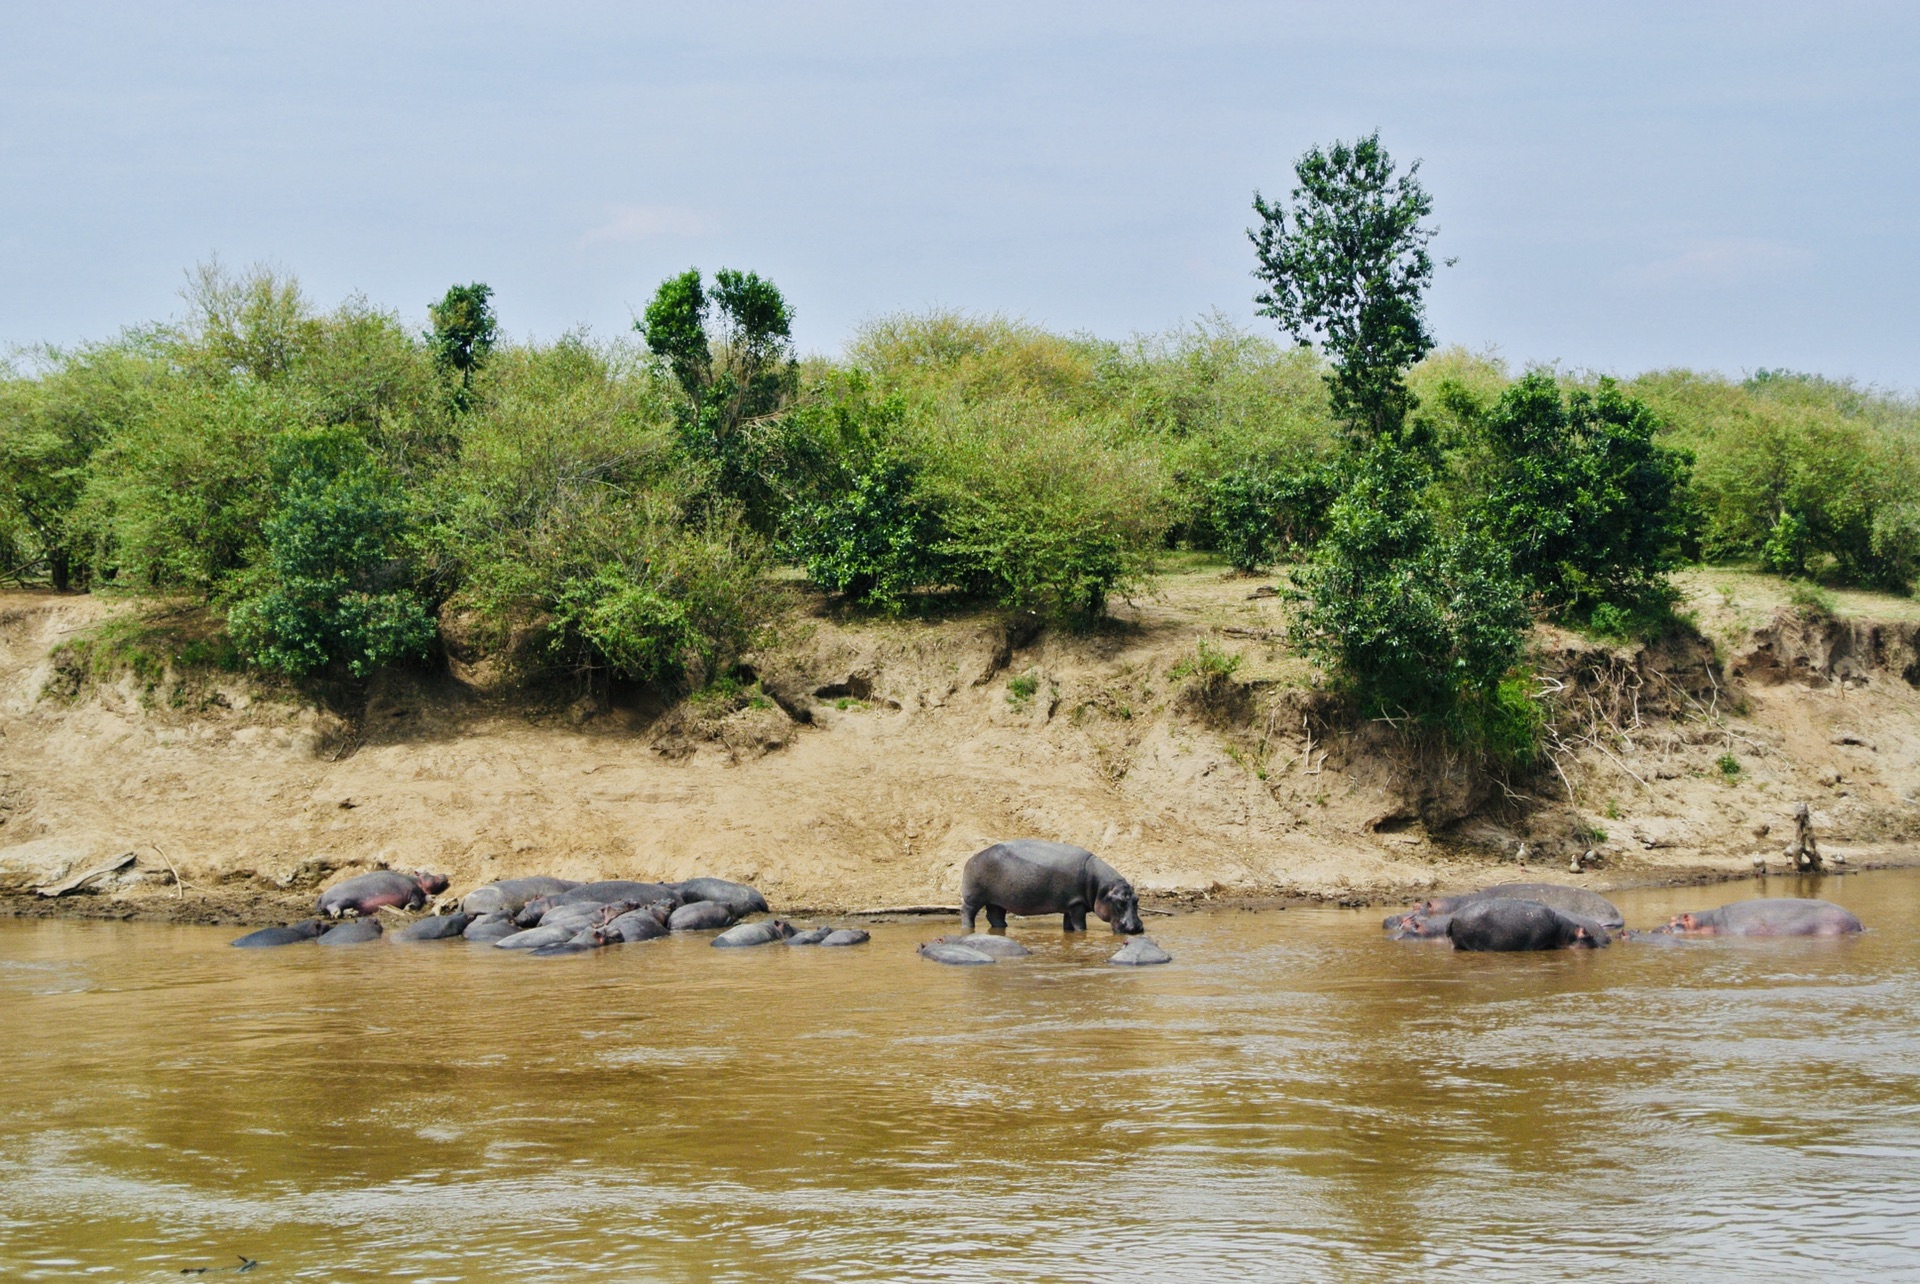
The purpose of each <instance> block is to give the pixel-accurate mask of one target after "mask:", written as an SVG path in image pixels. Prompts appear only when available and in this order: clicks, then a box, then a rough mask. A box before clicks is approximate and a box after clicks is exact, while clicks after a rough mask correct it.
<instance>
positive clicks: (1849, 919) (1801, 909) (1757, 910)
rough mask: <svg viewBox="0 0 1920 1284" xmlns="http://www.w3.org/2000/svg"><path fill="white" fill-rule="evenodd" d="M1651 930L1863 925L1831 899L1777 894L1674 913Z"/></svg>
mask: <svg viewBox="0 0 1920 1284" xmlns="http://www.w3.org/2000/svg"><path fill="white" fill-rule="evenodd" d="M1655 930H1656V931H1660V932H1666V933H1670V934H1672V935H1674V936H1849V935H1852V934H1853V933H1855V932H1859V931H1862V930H1864V928H1863V926H1862V924H1861V922H1860V920H1859V919H1858V918H1856V917H1854V915H1853V914H1852V913H1850V912H1849V911H1847V910H1844V909H1841V908H1840V907H1839V906H1838V905H1835V904H1834V903H1833V902H1832V901H1813V900H1800V899H1798V898H1795V897H1787V896H1779V897H1761V898H1758V899H1755V900H1750V901H1735V902H1734V903H1733V904H1731V905H1722V906H1721V907H1720V908H1719V909H1710V910H1694V911H1691V912H1689V913H1686V914H1676V915H1674V916H1673V920H1672V921H1671V922H1669V923H1668V924H1667V925H1666V926H1665V927H1664V928H1657V929H1655Z"/></svg>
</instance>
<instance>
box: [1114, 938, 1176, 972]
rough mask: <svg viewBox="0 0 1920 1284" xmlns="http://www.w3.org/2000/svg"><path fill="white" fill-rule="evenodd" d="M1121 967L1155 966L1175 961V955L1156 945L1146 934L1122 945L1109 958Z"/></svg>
mask: <svg viewBox="0 0 1920 1284" xmlns="http://www.w3.org/2000/svg"><path fill="white" fill-rule="evenodd" d="M1107 962H1109V963H1114V964H1118V965H1119V966H1121V967H1154V966H1156V965H1158V964H1161V963H1171V962H1173V955H1171V954H1169V953H1167V952H1166V951H1165V950H1163V949H1161V948H1160V947H1159V946H1158V945H1155V944H1154V943H1153V942H1152V941H1149V940H1148V939H1147V938H1146V937H1144V936H1136V937H1134V938H1133V939H1132V940H1131V941H1128V942H1127V943H1126V944H1125V945H1123V946H1121V947H1120V949H1119V951H1118V952H1117V953H1115V954H1114V956H1113V957H1112V958H1110V959H1108V960H1107Z"/></svg>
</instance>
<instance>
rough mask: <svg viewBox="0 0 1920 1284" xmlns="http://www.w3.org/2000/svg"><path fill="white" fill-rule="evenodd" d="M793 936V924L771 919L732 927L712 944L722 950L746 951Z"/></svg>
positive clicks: (714, 939)
mask: <svg viewBox="0 0 1920 1284" xmlns="http://www.w3.org/2000/svg"><path fill="white" fill-rule="evenodd" d="M792 935H793V927H792V925H791V924H787V923H782V922H781V921H780V920H779V919H777V918H770V919H768V920H767V921H766V922H764V923H742V924H740V925H739V926H738V927H730V928H728V929H727V930H726V931H724V932H722V933H720V935H718V936H716V937H714V938H713V941H712V944H713V945H715V946H717V947H718V948H720V949H744V948H745V947H747V946H749V945H771V944H773V943H774V942H775V941H784V940H786V939H787V938H788V937H789V936H792Z"/></svg>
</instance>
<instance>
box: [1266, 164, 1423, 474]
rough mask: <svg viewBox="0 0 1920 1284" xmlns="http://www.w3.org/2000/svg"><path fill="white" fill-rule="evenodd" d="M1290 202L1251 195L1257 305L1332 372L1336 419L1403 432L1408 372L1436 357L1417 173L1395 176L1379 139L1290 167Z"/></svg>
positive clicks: (1372, 432) (1360, 428)
mask: <svg viewBox="0 0 1920 1284" xmlns="http://www.w3.org/2000/svg"><path fill="white" fill-rule="evenodd" d="M1294 174H1295V176H1296V178H1297V179H1298V180H1299V181H1298V184H1297V186H1295V187H1294V189H1293V192H1292V198H1291V202H1290V203H1289V202H1283V201H1268V200H1266V199H1265V198H1263V197H1262V196H1261V195H1260V193H1259V192H1255V193H1254V195H1253V208H1254V212H1255V213H1256V214H1258V215H1259V216H1260V222H1259V224H1258V225H1256V226H1255V227H1253V228H1252V229H1250V230H1249V231H1248V233H1247V235H1248V236H1249V237H1250V238H1251V239H1252V241H1253V248H1254V254H1255V256H1256V258H1257V259H1258V264H1259V265H1258V266H1257V267H1256V268H1255V269H1254V276H1255V277H1257V278H1258V279H1259V280H1260V281H1261V282H1262V283H1263V284H1264V285H1265V287H1266V288H1264V289H1263V290H1261V291H1260V293H1259V294H1257V295H1255V296H1254V301H1255V302H1256V303H1257V304H1259V305H1260V314H1261V315H1262V316H1269V317H1272V318H1273V319H1274V320H1275V321H1277V322H1279V324H1280V328H1281V329H1283V330H1285V331H1286V332H1287V333H1288V334H1290V335H1292V336H1293V337H1294V339H1295V340H1296V341H1297V342H1299V343H1318V344H1319V345H1320V346H1321V348H1322V349H1323V350H1324V351H1325V352H1326V354H1327V356H1328V358H1329V360H1330V361H1331V362H1332V366H1333V369H1332V370H1331V372H1329V374H1328V376H1327V385H1328V388H1329V389H1330V390H1331V392H1332V402H1333V411H1334V414H1335V415H1337V416H1338V417H1339V418H1340V419H1342V420H1343V421H1344V422H1345V423H1346V424H1347V426H1348V428H1349V429H1350V430H1351V431H1353V432H1355V433H1357V434H1359V435H1361V436H1365V437H1380V436H1388V435H1392V434H1395V433H1397V432H1399V431H1400V429H1401V427H1402V425H1403V424H1404V423H1405V421H1406V417H1407V413H1408V412H1409V411H1410V410H1411V409H1412V408H1413V406H1414V398H1413V395H1412V393H1410V392H1409V391H1408V390H1407V386H1406V381H1405V379H1404V377H1403V376H1404V375H1405V372H1406V370H1407V368H1408V367H1410V366H1412V365H1413V364H1414V363H1415V362H1417V361H1419V360H1420V358H1422V357H1424V356H1426V355H1427V353H1429V352H1431V351H1432V350H1433V336H1432V334H1431V333H1430V332H1429V331H1428V329H1427V317H1426V301H1425V296H1426V291H1427V287H1428V286H1430V285H1431V284H1432V283H1433V258H1432V256H1431V255H1429V254H1428V253H1427V245H1428V243H1429V242H1430V241H1432V239H1433V236H1434V229H1433V228H1431V227H1428V226H1426V225H1425V224H1424V223H1423V222H1422V221H1421V220H1423V219H1425V218H1426V217H1427V216H1428V215H1429V214H1431V213H1432V212H1433V200H1432V198H1431V197H1429V196H1428V195H1427V192H1426V189H1425V188H1424V187H1422V186H1421V185H1420V178H1419V174H1420V162H1418V161H1415V162H1414V163H1413V164H1411V165H1409V166H1408V167H1407V169H1406V172H1405V173H1398V172H1396V171H1395V168H1394V164H1393V159H1392V157H1390V156H1388V155H1387V151H1386V149H1385V148H1383V147H1382V146H1380V135H1379V134H1377V133H1375V134H1369V135H1368V136H1367V137H1365V138H1362V139H1359V140H1358V141H1356V142H1354V143H1352V144H1347V143H1335V144H1334V145H1333V146H1331V147H1329V148H1326V149H1324V150H1323V149H1321V148H1318V147H1315V148H1313V149H1312V150H1310V151H1309V152H1307V154H1306V155H1304V156H1302V157H1301V158H1300V160H1299V161H1298V162H1297V163H1296V164H1295V165H1294Z"/></svg>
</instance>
